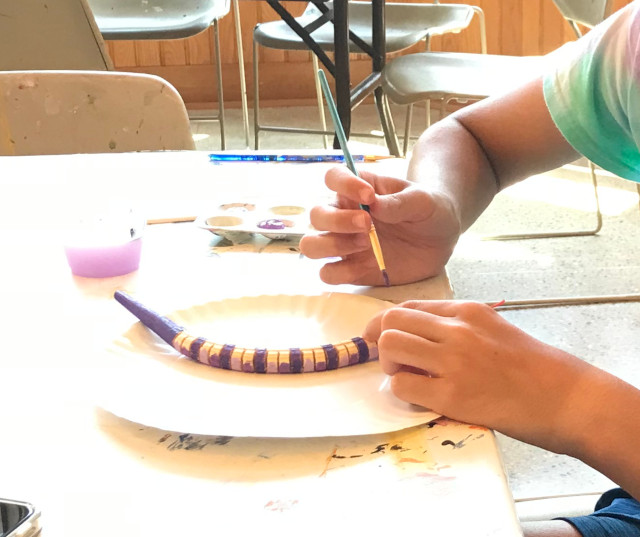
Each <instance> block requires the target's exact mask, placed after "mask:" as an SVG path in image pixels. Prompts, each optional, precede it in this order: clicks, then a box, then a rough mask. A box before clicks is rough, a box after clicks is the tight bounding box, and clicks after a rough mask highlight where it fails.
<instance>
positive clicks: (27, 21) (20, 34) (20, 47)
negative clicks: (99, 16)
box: [0, 0, 113, 71]
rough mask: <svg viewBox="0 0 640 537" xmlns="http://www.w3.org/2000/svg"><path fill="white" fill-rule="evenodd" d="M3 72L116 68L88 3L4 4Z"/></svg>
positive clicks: (15, 0) (0, 3)
mask: <svg viewBox="0 0 640 537" xmlns="http://www.w3.org/2000/svg"><path fill="white" fill-rule="evenodd" d="M0 51H2V53H1V54H0V71H14V70H29V69H83V70H88V69H91V70H100V71H104V70H112V69H113V64H112V62H111V59H110V58H109V55H108V53H107V51H106V47H105V44H104V41H103V39H102V35H101V34H100V31H99V30H98V27H97V26H96V24H95V21H94V19H93V15H92V13H91V10H90V9H89V7H88V5H87V3H86V0H52V1H50V2H43V1H41V0H0Z"/></svg>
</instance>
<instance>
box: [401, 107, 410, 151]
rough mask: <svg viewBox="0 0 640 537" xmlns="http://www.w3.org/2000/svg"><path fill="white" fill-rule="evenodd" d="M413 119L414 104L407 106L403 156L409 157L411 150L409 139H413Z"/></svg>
mask: <svg viewBox="0 0 640 537" xmlns="http://www.w3.org/2000/svg"><path fill="white" fill-rule="evenodd" d="M412 119H413V104H410V105H408V106H407V114H406V116H405V119H404V140H403V141H402V155H403V156H405V157H406V156H407V151H408V150H409V138H410V137H411V121H412Z"/></svg>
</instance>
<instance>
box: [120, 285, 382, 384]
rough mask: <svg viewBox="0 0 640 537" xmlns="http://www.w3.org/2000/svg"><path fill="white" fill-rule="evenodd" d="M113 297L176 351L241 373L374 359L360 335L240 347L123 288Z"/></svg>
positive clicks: (314, 367) (305, 369)
mask: <svg viewBox="0 0 640 537" xmlns="http://www.w3.org/2000/svg"><path fill="white" fill-rule="evenodd" d="M114 298H115V299H116V300H117V301H118V302H119V303H120V304H122V305H123V306H124V307H125V308H126V309H127V310H129V311H130V312H131V313H132V314H133V315H135V316H136V317H137V318H138V319H139V320H140V322H141V323H142V324H143V325H145V326H146V327H147V328H149V329H150V330H151V331H153V332H154V333H155V334H157V335H158V336H159V337H160V338H161V339H162V340H163V341H165V342H166V343H168V344H169V345H171V346H172V347H173V348H174V349H175V350H176V351H178V352H179V353H181V354H183V355H185V356H186V357H188V358H191V359H192V360H195V361H198V362H200V363H203V364H205V365H208V366H211V367H217V368H220V369H229V370H233V371H242V372H244V373H285V374H286V373H310V372H314V371H328V370H332V369H338V368H340V367H347V366H351V365H356V364H362V363H365V362H369V361H372V360H377V359H378V347H377V345H376V343H375V342H371V341H365V340H364V339H362V338H361V337H354V338H351V339H349V340H346V341H341V342H339V343H328V344H326V345H321V346H319V347H312V348H304V349H302V348H288V349H266V348H244V347H240V346H236V345H233V344H230V343H223V344H221V343H215V342H213V341H209V340H207V339H205V338H203V337H197V336H193V335H191V334H189V333H188V332H187V331H186V330H185V328H184V327H182V326H180V325H178V324H176V323H175V322H173V321H172V320H171V319H169V318H168V317H165V316H163V315H160V314H159V313H156V312H155V311H152V310H150V309H149V308H147V307H146V306H144V305H143V304H141V303H140V302H138V301H137V300H135V299H133V298H132V297H131V296H130V295H128V294H127V293H124V292H123V291H116V292H115V294H114Z"/></svg>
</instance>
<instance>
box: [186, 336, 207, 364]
mask: <svg viewBox="0 0 640 537" xmlns="http://www.w3.org/2000/svg"><path fill="white" fill-rule="evenodd" d="M206 342H207V340H206V339H205V338H203V337H198V338H196V339H194V340H193V342H192V343H191V348H190V349H189V354H188V355H187V356H189V358H191V359H192V360H195V361H196V362H197V361H198V357H199V355H200V348H201V347H202V346H203V345H204V344H205V343H206Z"/></svg>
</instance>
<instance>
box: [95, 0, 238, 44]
mask: <svg viewBox="0 0 640 537" xmlns="http://www.w3.org/2000/svg"><path fill="white" fill-rule="evenodd" d="M88 3H89V6H90V7H91V11H92V12H93V16H94V18H95V20H96V24H97V25H98V28H100V31H101V32H102V35H103V36H104V38H105V39H180V38H185V37H191V36H193V35H196V34H199V33H200V32H203V31H205V30H206V29H207V28H208V27H209V26H211V24H212V23H213V21H214V20H219V19H221V18H222V17H224V16H225V15H226V14H227V13H229V10H230V8H231V4H230V0H153V1H152V2H146V1H144V0H117V1H116V0H88Z"/></svg>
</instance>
